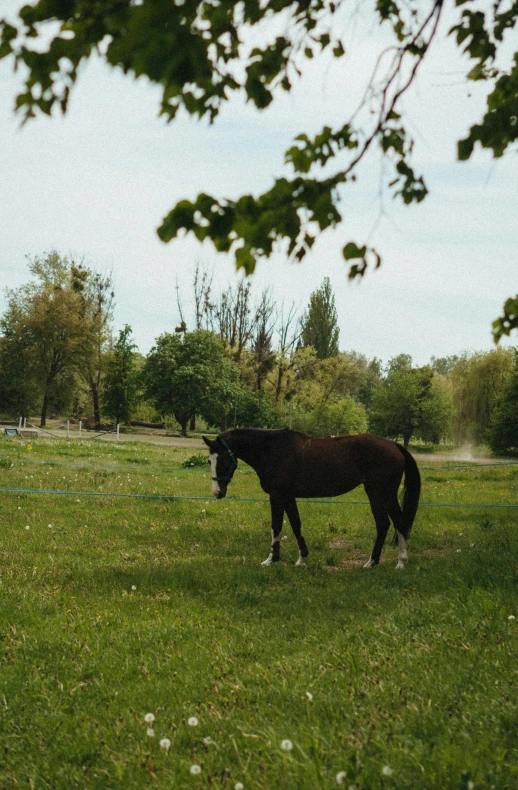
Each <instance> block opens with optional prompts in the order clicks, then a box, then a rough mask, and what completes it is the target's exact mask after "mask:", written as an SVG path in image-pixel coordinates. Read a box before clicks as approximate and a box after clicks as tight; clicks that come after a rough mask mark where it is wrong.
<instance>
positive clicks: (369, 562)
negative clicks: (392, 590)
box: [363, 557, 376, 568]
mask: <svg viewBox="0 0 518 790" xmlns="http://www.w3.org/2000/svg"><path fill="white" fill-rule="evenodd" d="M375 565H376V563H375V562H374V560H373V559H372V557H369V559H368V560H367V562H366V563H365V565H364V566H363V567H364V568H374V566H375Z"/></svg>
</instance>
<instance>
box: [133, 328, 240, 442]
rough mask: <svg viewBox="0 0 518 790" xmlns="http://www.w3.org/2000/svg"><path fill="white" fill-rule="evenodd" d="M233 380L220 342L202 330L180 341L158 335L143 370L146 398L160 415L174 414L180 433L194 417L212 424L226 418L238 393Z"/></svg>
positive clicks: (184, 430)
mask: <svg viewBox="0 0 518 790" xmlns="http://www.w3.org/2000/svg"><path fill="white" fill-rule="evenodd" d="M236 378H237V375H236V373H235V371H234V369H233V368H232V367H231V366H230V364H229V363H228V362H227V360H226V359H225V354H224V346H223V343H222V341H221V340H219V338H217V337H215V336H214V335H213V334H211V333H210V332H207V331H205V330H203V329H197V330H195V331H194V332H186V333H185V335H184V337H183V338H180V337H179V336H178V335H177V334H176V335H171V334H169V333H167V332H166V333H164V334H163V335H160V337H159V338H158V339H157V341H156V344H155V345H154V346H153V348H152V349H151V351H150V352H149V355H148V357H147V359H146V362H145V364H144V368H143V371H142V380H143V383H144V389H145V392H146V394H147V396H148V397H149V398H150V399H151V400H152V401H153V403H154V404H155V406H156V408H157V409H158V411H160V412H161V413H162V414H163V415H174V417H175V418H176V419H177V420H178V422H179V423H180V426H181V429H182V433H183V434H185V433H186V432H187V425H188V423H189V420H190V419H191V417H193V415H195V414H201V416H202V417H204V418H205V419H207V421H208V422H209V423H211V424H213V425H214V424H216V423H217V422H218V421H219V419H221V418H222V417H223V416H224V415H225V413H226V411H227V409H228V407H229V404H230V403H232V401H233V400H234V399H235V398H236V395H237V392H238V390H237V386H236Z"/></svg>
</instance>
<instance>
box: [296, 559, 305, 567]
mask: <svg viewBox="0 0 518 790" xmlns="http://www.w3.org/2000/svg"><path fill="white" fill-rule="evenodd" d="M295 565H296V566H298V567H299V568H300V567H302V566H304V567H305V565H306V563H305V562H304V560H303V559H302V557H299V558H298V560H297V562H296V563H295Z"/></svg>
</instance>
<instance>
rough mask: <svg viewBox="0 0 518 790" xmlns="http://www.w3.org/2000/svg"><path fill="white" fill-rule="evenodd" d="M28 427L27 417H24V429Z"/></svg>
mask: <svg viewBox="0 0 518 790" xmlns="http://www.w3.org/2000/svg"><path fill="white" fill-rule="evenodd" d="M26 427H27V417H24V418H23V429H24V430H25V428H26Z"/></svg>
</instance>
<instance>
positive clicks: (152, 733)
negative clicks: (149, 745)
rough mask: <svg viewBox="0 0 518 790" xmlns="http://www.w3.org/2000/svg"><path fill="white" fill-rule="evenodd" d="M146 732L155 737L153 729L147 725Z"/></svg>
mask: <svg viewBox="0 0 518 790" xmlns="http://www.w3.org/2000/svg"><path fill="white" fill-rule="evenodd" d="M147 734H148V735H149V737H150V738H154V737H155V731H154V729H153V727H148V728H147Z"/></svg>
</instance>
